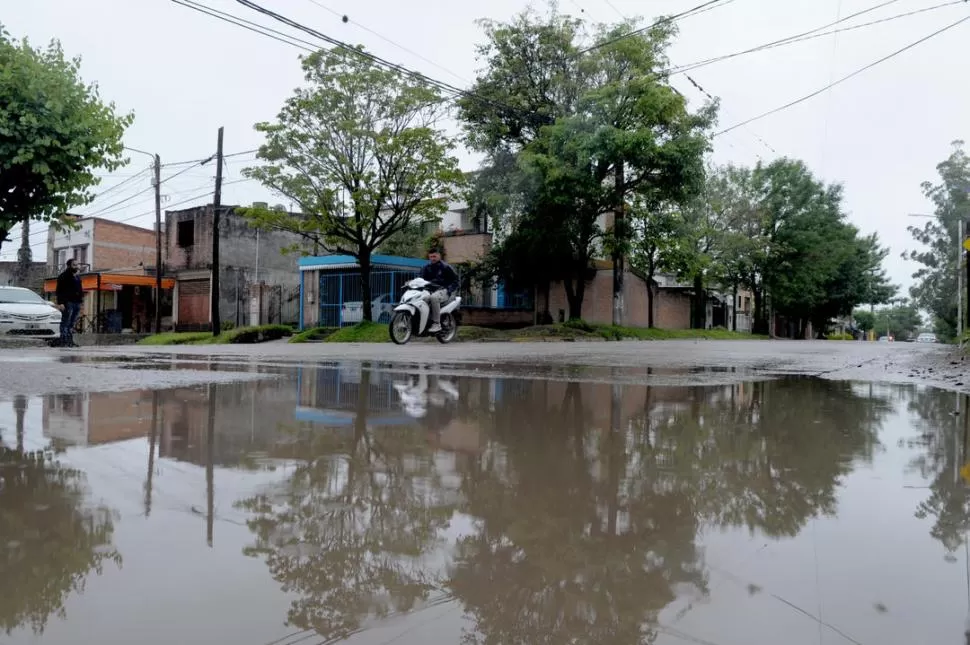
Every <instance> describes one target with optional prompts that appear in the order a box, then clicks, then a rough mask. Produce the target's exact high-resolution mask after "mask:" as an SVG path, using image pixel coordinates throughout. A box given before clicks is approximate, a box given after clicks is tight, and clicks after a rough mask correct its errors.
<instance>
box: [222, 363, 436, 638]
mask: <svg viewBox="0 0 970 645" xmlns="http://www.w3.org/2000/svg"><path fill="white" fill-rule="evenodd" d="M370 381H371V373H370V372H369V371H367V370H365V371H363V373H362V375H361V381H360V384H359V396H358V402H357V410H356V414H355V418H354V423H353V427H352V428H349V429H346V431H345V430H344V429H324V428H318V429H317V432H315V433H314V434H312V435H308V436H304V437H302V438H301V444H300V446H299V452H300V453H301V454H303V455H305V456H306V459H307V461H306V463H304V464H302V465H300V466H298V467H297V468H296V470H295V472H294V473H293V475H292V477H291V478H290V479H289V480H288V481H287V482H286V483H285V484H283V485H282V486H281V488H279V489H278V490H276V491H275V492H273V493H269V494H263V495H259V496H256V497H253V498H250V499H246V500H244V501H242V502H241V503H240V506H241V507H243V508H245V509H247V510H249V511H250V512H252V513H253V519H252V520H250V522H249V526H250V529H251V530H252V531H253V532H254V533H255V536H256V543H255V544H254V545H253V546H252V547H250V548H248V549H247V550H246V552H247V554H249V555H251V556H255V557H264V558H265V559H266V562H267V565H268V566H269V569H270V572H271V573H272V575H273V577H274V578H275V579H276V580H277V582H279V583H280V584H281V586H282V587H283V589H284V590H286V591H288V592H290V593H293V594H295V595H296V596H297V598H296V600H294V602H293V604H292V606H291V608H290V611H289V616H288V619H289V622H290V623H291V624H293V625H296V626H298V627H301V628H304V629H313V630H315V631H316V632H318V633H319V634H321V635H322V636H324V637H325V638H342V637H346V636H347V635H349V634H350V633H351V632H353V631H354V630H356V629H357V628H358V627H360V625H361V624H362V622H363V621H364V620H366V619H367V618H368V617H381V616H385V615H387V614H389V613H391V612H392V611H405V610H408V609H410V608H412V607H413V606H414V605H415V603H417V602H418V601H419V600H421V599H424V598H426V597H427V596H428V594H429V593H430V591H431V589H432V588H434V586H435V582H436V580H435V576H434V574H433V573H431V572H430V569H429V568H428V567H427V565H426V562H425V561H424V560H425V558H426V557H427V556H428V554H429V553H430V552H431V551H432V550H433V548H434V547H435V546H436V545H438V544H439V541H440V538H439V532H440V531H441V530H442V529H444V528H446V527H447V526H448V523H449V520H450V518H451V516H452V513H453V509H454V507H455V501H454V495H450V494H449V493H448V491H447V490H446V487H445V486H444V485H443V483H442V481H441V475H440V474H439V472H438V470H437V467H436V464H435V461H434V458H433V455H432V454H431V451H430V450H429V449H428V447H427V444H426V442H425V440H424V436H423V434H421V433H420V432H416V431H415V429H414V428H408V429H400V428H398V429H395V428H380V429H374V428H371V427H369V426H368V424H367V410H368V399H369V396H370V390H371V387H370Z"/></svg>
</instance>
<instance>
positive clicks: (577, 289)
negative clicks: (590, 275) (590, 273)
mask: <svg viewBox="0 0 970 645" xmlns="http://www.w3.org/2000/svg"><path fill="white" fill-rule="evenodd" d="M584 266H585V265H584ZM574 280H575V284H574ZM562 284H563V287H565V289H566V302H567V303H568V304H569V316H568V318H569V320H579V319H580V318H582V317H583V298H584V297H585V296H586V279H585V277H584V276H583V275H582V273H580V275H579V277H568V278H566V279H565V280H563V282H562Z"/></svg>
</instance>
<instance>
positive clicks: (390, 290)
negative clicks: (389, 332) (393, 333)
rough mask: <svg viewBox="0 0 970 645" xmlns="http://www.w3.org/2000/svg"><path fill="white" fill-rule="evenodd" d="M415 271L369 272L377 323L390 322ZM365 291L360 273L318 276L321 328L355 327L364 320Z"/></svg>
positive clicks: (416, 272)
mask: <svg viewBox="0 0 970 645" xmlns="http://www.w3.org/2000/svg"><path fill="white" fill-rule="evenodd" d="M418 274H419V272H418V271H417V270H414V271H409V270H399V271H372V272H371V274H370V291H371V293H370V295H371V312H372V315H373V319H374V320H375V321H377V322H381V323H386V322H390V320H391V316H392V315H393V313H394V306H395V305H396V304H397V303H398V301H399V300H400V299H401V293H402V292H403V290H404V285H405V284H407V282H408V281H409V280H412V279H414V278H415V277H417V276H418ZM363 292H364V287H363V285H362V284H361V282H360V272H358V271H351V272H340V273H327V272H325V271H321V272H320V322H319V324H320V326H322V327H343V326H345V325H356V324H357V323H359V322H361V321H362V320H363V319H364V296H363Z"/></svg>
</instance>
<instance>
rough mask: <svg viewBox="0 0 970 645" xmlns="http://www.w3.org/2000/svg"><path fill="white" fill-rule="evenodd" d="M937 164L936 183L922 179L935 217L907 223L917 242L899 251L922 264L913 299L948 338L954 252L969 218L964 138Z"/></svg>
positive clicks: (969, 169)
mask: <svg viewBox="0 0 970 645" xmlns="http://www.w3.org/2000/svg"><path fill="white" fill-rule="evenodd" d="M936 170H937V172H938V173H939V176H940V181H939V183H933V182H929V181H927V182H924V183H923V194H924V195H926V197H927V198H929V200H930V201H931V202H933V205H934V208H935V210H934V215H935V217H934V218H932V219H928V220H927V221H926V223H925V224H923V225H922V226H910V227H909V232H910V234H911V235H912V236H913V240H915V241H916V243H917V244H918V245H919V247H920V248H918V249H914V250H910V251H907V252H905V253H903V258H904V259H907V260H912V261H914V262H916V263H918V264H920V265H922V266H921V267H920V268H919V269H917V270H916V272H915V273H913V278H914V279H915V280H916V284H914V285H913V287H912V288H911V289H910V295H911V296H912V297H913V300H914V301H915V303H916V305H917V306H918V307H920V308H921V309H924V310H926V311H928V312H929V313H930V315H931V316H932V318H933V324H934V330H935V331H936V333H937V335H939V336H940V337H941V338H944V339H952V338H954V337H955V336H956V328H957V271H959V270H960V269H959V264H958V261H957V257H958V254H959V253H960V244H961V243H962V241H963V240H961V239H960V238H959V222H960V221H961V220H963V221H967V220H970V157H968V156H967V154H966V152H964V149H963V142H962V141H955V142H954V143H953V151H952V152H951V154H950V156H949V157H947V159H945V160H944V161H942V162H941V163H940V164H939V165H938V166H937V167H936Z"/></svg>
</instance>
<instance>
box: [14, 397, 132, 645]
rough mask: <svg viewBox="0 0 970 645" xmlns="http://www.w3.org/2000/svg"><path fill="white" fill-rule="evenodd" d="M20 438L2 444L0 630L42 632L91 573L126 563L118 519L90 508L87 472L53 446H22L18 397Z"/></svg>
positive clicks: (21, 408)
mask: <svg viewBox="0 0 970 645" xmlns="http://www.w3.org/2000/svg"><path fill="white" fill-rule="evenodd" d="M15 409H16V410H17V415H18V432H17V444H18V447H19V448H8V447H5V446H4V445H3V443H2V442H0V539H2V542H0V628H2V629H3V630H5V631H6V632H7V633H8V634H9V633H10V632H12V631H13V630H15V629H18V628H21V627H26V628H30V629H33V631H34V632H37V633H40V632H43V631H44V628H45V626H46V625H47V621H48V620H49V619H50V618H51V616H58V617H64V615H65V612H64V603H65V601H66V600H67V598H68V597H69V596H70V595H71V594H72V593H75V592H78V593H80V592H83V591H84V585H85V581H86V579H87V576H88V574H89V573H90V572H91V571H94V572H96V573H97V574H99V575H100V574H101V572H102V571H103V567H104V564H105V561H113V562H114V563H115V564H117V565H120V564H121V556H120V555H119V554H118V552H117V551H116V550H115V549H114V548H113V547H112V546H111V538H112V534H113V532H114V523H113V517H112V514H111V511H109V510H108V509H106V508H103V507H98V508H90V507H86V506H85V501H84V498H85V490H84V485H83V483H84V476H83V474H82V473H81V472H80V471H77V470H75V469H72V468H67V467H65V466H62V465H61V464H60V463H58V462H57V461H56V459H55V458H54V456H53V454H52V453H50V452H47V451H37V452H29V451H25V450H23V432H22V428H21V427H20V426H21V423H22V412H23V411H25V410H26V400H19V401H17V402H16V405H15Z"/></svg>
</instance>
